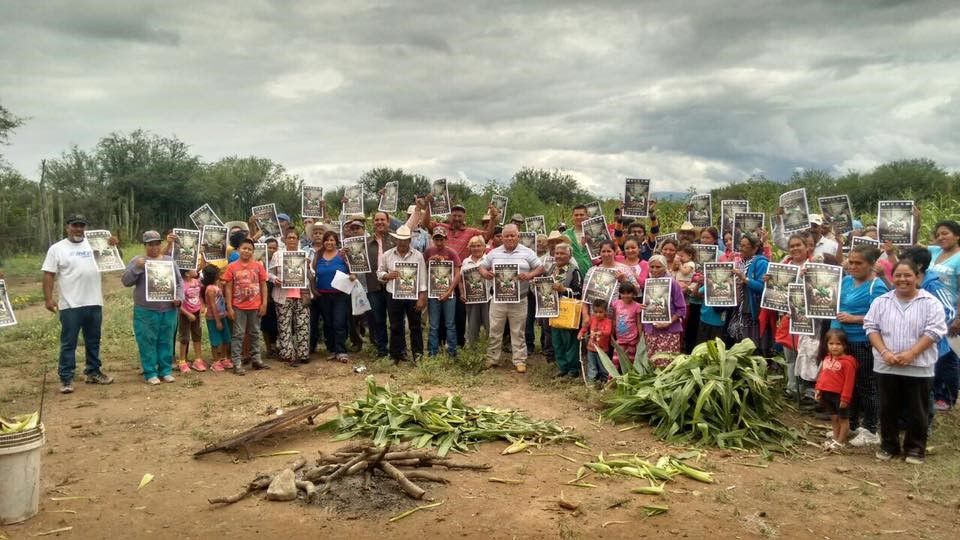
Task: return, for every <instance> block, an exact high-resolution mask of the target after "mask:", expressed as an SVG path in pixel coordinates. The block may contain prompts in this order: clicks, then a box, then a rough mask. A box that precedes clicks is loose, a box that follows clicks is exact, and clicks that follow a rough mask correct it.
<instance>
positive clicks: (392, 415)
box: [318, 377, 577, 456]
mask: <svg viewBox="0 0 960 540" xmlns="http://www.w3.org/2000/svg"><path fill="white" fill-rule="evenodd" d="M318 429H321V430H332V431H337V432H338V433H337V435H336V436H335V437H334V440H338V441H343V440H346V439H350V438H352V437H356V436H361V435H362V436H368V437H372V438H373V441H374V443H375V444H377V445H380V446H382V445H384V444H386V443H387V442H388V441H393V442H400V441H413V446H414V447H416V448H424V447H436V449H437V454H438V455H440V456H445V455H447V454H448V453H449V452H450V451H461V452H463V451H467V450H469V446H468V445H470V444H475V443H479V442H484V441H493V440H505V441H508V442H510V443H511V445H510V446H509V447H508V448H507V449H506V450H505V451H504V454H512V453H517V452H521V451H523V450H525V449H527V448H528V447H529V446H532V445H538V444H541V443H546V442H564V441H574V440H577V436H575V435H574V434H572V433H571V432H570V431H569V430H568V429H566V428H564V427H562V426H560V425H559V424H556V423H554V422H548V421H540V420H532V419H530V418H528V417H526V416H524V415H522V414H520V413H519V412H517V411H514V410H501V409H494V408H491V407H479V408H475V407H469V406H467V405H466V404H465V403H464V402H463V399H462V398H461V397H460V396H454V395H447V396H435V397H432V398H430V399H428V400H424V399H423V398H422V397H420V394H417V393H415V392H394V391H392V390H390V389H389V388H388V387H384V386H379V385H377V383H376V381H375V380H374V379H373V377H368V378H367V394H366V396H364V397H362V398H360V399H358V400H357V401H354V402H353V403H350V404H349V405H346V406H343V407H341V413H340V417H339V418H335V419H333V420H331V421H329V422H326V423H325V424H323V425H321V426H319V427H318Z"/></svg>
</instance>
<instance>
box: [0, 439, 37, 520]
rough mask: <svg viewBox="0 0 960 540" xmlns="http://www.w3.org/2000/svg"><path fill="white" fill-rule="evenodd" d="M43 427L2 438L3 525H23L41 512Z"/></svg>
mask: <svg viewBox="0 0 960 540" xmlns="http://www.w3.org/2000/svg"><path fill="white" fill-rule="evenodd" d="M41 446H43V425H42V424H41V425H39V426H37V427H36V428H34V429H28V430H27V431H23V432H20V433H9V434H5V435H0V480H2V481H0V525H10V524H12V523H20V522H21V521H25V520H28V519H30V518H32V517H33V516H35V515H36V514H37V512H38V511H39V509H40V447H41Z"/></svg>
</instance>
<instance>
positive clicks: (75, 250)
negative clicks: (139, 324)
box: [42, 214, 116, 394]
mask: <svg viewBox="0 0 960 540" xmlns="http://www.w3.org/2000/svg"><path fill="white" fill-rule="evenodd" d="M86 230H87V218H85V217H84V216H83V215H81V214H74V215H72V216H70V217H69V218H68V219H67V227H66V233H67V237H66V238H64V239H63V240H60V241H59V242H57V243H55V244H53V245H52V246H50V249H48V250H47V257H46V258H45V259H44V261H43V267H42V269H43V298H44V302H45V304H46V307H47V310H48V311H50V312H51V313H59V315H60V357H59V365H58V368H57V374H58V375H59V376H60V392H61V393H63V394H69V393H71V392H73V374H74V371H76V368H77V358H76V353H77V337H78V336H79V334H80V332H83V342H84V350H85V351H86V366H85V368H84V370H83V373H84V375H86V380H87V382H88V383H90V384H110V383H112V382H113V378H112V377H110V376H108V375H106V374H104V373H103V371H101V370H100V366H101V362H100V328H101V325H102V322H103V294H102V292H101V288H100V271H99V270H98V269H97V263H96V261H95V260H94V258H93V249H92V248H91V247H90V243H89V242H87V239H86V237H85V236H84V233H85V232H86ZM110 243H111V244H116V239H115V238H111V239H110ZM54 282H56V283H57V289H58V293H59V294H58V301H54V299H53V287H54Z"/></svg>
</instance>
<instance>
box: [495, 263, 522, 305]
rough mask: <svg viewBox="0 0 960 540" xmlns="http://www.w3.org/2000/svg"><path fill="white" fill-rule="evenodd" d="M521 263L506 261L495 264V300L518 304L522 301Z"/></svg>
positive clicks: (502, 302)
mask: <svg viewBox="0 0 960 540" xmlns="http://www.w3.org/2000/svg"><path fill="white" fill-rule="evenodd" d="M519 276H520V265H519V264H516V263H504V264H494V265H493V301H494V302H497V303H500V304H516V303H517V302H519V301H520V277H519Z"/></svg>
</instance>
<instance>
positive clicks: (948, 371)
mask: <svg viewBox="0 0 960 540" xmlns="http://www.w3.org/2000/svg"><path fill="white" fill-rule="evenodd" d="M958 385H960V360H958V359H957V355H956V353H954V352H953V351H948V352H947V353H946V354H944V355H943V356H941V357H940V358H939V359H937V365H936V368H935V372H934V376H933V397H934V399H936V400H937V401H946V402H947V404H948V405H950V406H951V407H953V406H954V405H955V404H956V402H957V387H958Z"/></svg>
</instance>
